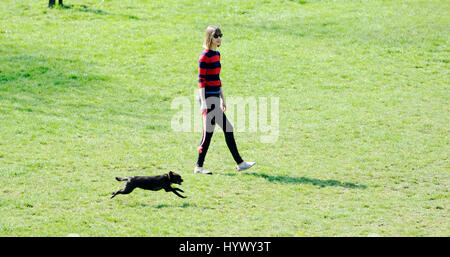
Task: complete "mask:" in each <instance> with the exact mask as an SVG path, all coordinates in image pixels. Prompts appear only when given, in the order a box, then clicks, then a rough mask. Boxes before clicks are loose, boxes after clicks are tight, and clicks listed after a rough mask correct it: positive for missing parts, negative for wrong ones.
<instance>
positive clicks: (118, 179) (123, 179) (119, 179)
mask: <svg viewBox="0 0 450 257" xmlns="http://www.w3.org/2000/svg"><path fill="white" fill-rule="evenodd" d="M116 180H117V181H127V180H128V178H119V177H116Z"/></svg>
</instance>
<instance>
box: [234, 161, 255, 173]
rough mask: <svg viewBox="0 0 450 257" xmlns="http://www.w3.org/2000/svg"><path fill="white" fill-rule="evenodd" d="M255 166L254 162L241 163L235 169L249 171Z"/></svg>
mask: <svg viewBox="0 0 450 257" xmlns="http://www.w3.org/2000/svg"><path fill="white" fill-rule="evenodd" d="M255 164H256V162H241V163H239V165H238V166H237V167H236V168H237V170H238V171H241V170H246V169H250V168H251V167H253V165H255Z"/></svg>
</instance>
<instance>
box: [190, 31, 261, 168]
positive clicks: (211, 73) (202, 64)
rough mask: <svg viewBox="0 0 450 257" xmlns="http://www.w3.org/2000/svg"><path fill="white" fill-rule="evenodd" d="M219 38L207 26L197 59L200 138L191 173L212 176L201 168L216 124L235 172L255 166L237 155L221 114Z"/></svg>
mask: <svg viewBox="0 0 450 257" xmlns="http://www.w3.org/2000/svg"><path fill="white" fill-rule="evenodd" d="M222 36H223V35H222V32H221V30H220V29H219V28H218V27H216V26H208V27H207V28H206V33H205V41H204V44H203V47H204V48H205V50H204V51H203V52H202V53H201V55H200V58H199V68H198V86H199V91H200V92H199V101H200V111H201V112H202V115H203V137H202V141H201V143H200V146H199V148H198V159H197V166H196V167H195V169H194V173H203V174H212V172H211V171H209V170H206V169H205V168H203V163H204V161H205V156H206V153H207V152H208V148H209V144H210V142H211V138H212V135H213V132H214V128H215V125H216V123H217V124H218V125H219V126H220V127H221V128H222V130H223V132H224V134H225V141H226V143H227V146H228V149H230V152H231V154H232V156H233V159H234V161H235V162H236V164H237V170H238V171H241V170H245V169H248V168H251V167H252V166H253V165H255V162H245V161H244V160H242V158H241V156H240V155H239V152H238V149H237V146H236V142H235V140H234V134H233V130H234V129H233V126H232V125H231V123H230V121H229V120H228V119H227V116H226V115H225V113H224V112H225V110H226V108H227V106H226V104H225V97H224V94H223V89H222V82H221V81H220V77H219V74H220V68H221V65H220V53H219V52H218V51H217V48H218V47H219V46H220V44H221V43H222ZM221 102H222V104H221Z"/></svg>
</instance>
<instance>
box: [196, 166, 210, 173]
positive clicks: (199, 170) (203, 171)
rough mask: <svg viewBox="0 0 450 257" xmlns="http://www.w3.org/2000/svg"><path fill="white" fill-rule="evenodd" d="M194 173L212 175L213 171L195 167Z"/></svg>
mask: <svg viewBox="0 0 450 257" xmlns="http://www.w3.org/2000/svg"><path fill="white" fill-rule="evenodd" d="M194 173H203V174H209V175H212V171H209V170H207V169H205V168H203V167H195V169H194Z"/></svg>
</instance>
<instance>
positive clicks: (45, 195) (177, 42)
mask: <svg viewBox="0 0 450 257" xmlns="http://www.w3.org/2000/svg"><path fill="white" fill-rule="evenodd" d="M65 4H66V5H67V6H66V7H65V8H53V9H48V8H47V7H46V6H47V2H46V1H32V0H24V1H12V0H6V1H1V3H0V10H1V11H0V20H1V21H0V131H1V133H0V236H66V235H68V234H71V233H77V234H79V235H81V236H368V235H379V236H450V219H449V214H450V213H449V197H450V194H449V182H450V172H449V171H450V166H449V153H450V147H449V141H450V140H449V136H448V134H449V126H448V124H450V116H449V100H450V93H449V77H450V76H449V75H450V74H449V73H450V72H449V59H450V56H449V51H450V48H449V32H450V29H449V28H450V13H449V10H450V4H449V2H448V1H445V0H442V1H433V0H431V1H375V0H373V1H350V0H348V1H344V0H343V1H312V0H307V1H275V0H272V1H270V0H265V1H256V0H252V1H230V0H227V1H225V0H224V1H179V0H177V1H175V0H173V1H154V0H152V1H150V0H142V1H137V0H136V1H132V0H124V1H108V0H105V1H104V2H103V3H102V2H101V1H100V0H98V1H97V0H96V1H94V0H83V1H82V0H65ZM210 10H214V12H211V11H210ZM210 24H215V25H219V26H220V27H221V28H222V31H223V33H224V39H223V45H222V46H221V48H220V49H219V50H220V52H221V55H222V73H221V78H222V80H223V83H224V89H225V94H226V96H229V97H233V96H234V97H237V96H257V97H258V96H264V97H279V101H280V104H279V106H280V117H279V121H280V134H279V138H278V141H277V142H276V143H273V144H267V143H261V142H260V135H259V134H258V133H249V132H242V133H236V135H235V137H236V140H237V143H238V147H239V150H240V152H241V154H242V156H243V157H244V159H246V160H249V161H256V162H257V165H256V166H255V167H254V168H252V169H251V170H250V171H248V172H243V173H240V174H238V173H237V172H236V171H235V169H234V167H235V165H234V163H233V160H232V158H231V154H229V153H228V149H227V147H226V144H225V142H224V137H223V134H222V133H221V132H218V133H216V135H215V136H214V137H213V141H212V147H211V150H210V152H209V153H208V156H207V159H206V162H205V167H206V168H208V169H211V170H213V171H214V175H213V176H206V175H198V174H197V175H195V174H193V168H194V164H195V161H196V147H197V146H198V143H199V140H200V137H201V135H200V133H194V132H192V133H178V132H174V131H173V130H171V126H170V120H171V118H172V116H173V115H174V114H175V113H176V110H172V109H171V108H170V104H171V102H172V100H173V99H174V98H175V97H179V96H186V97H189V98H190V99H191V98H192V99H193V96H192V95H193V93H194V91H195V90H196V87H197V83H196V79H197V65H198V64H197V58H198V56H199V54H200V52H201V51H202V48H201V44H202V37H203V33H204V29H205V28H206V26H207V25H210ZM193 103H194V102H193ZM197 109H198V108H197V106H196V107H195V110H197ZM196 115H198V114H197V113H196ZM169 170H173V171H176V172H178V173H180V174H181V175H182V176H183V178H184V180H185V183H184V184H183V185H182V186H181V188H182V189H184V190H185V192H186V193H185V194H186V195H187V196H188V198H186V199H181V198H177V197H176V196H175V195H173V194H168V193H165V192H163V191H158V192H150V191H144V190H136V191H134V192H133V193H132V194H130V195H126V196H125V195H119V196H117V197H116V198H114V199H112V200H110V199H109V195H110V194H111V192H113V191H115V190H118V189H119V188H120V187H121V186H122V184H121V183H118V182H117V181H115V180H114V177H115V176H130V175H157V174H162V173H165V172H167V171H169Z"/></svg>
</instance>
